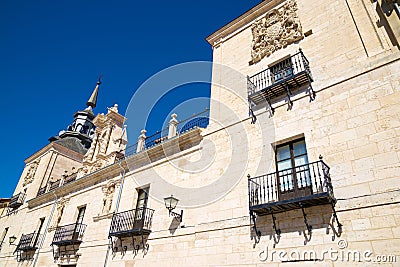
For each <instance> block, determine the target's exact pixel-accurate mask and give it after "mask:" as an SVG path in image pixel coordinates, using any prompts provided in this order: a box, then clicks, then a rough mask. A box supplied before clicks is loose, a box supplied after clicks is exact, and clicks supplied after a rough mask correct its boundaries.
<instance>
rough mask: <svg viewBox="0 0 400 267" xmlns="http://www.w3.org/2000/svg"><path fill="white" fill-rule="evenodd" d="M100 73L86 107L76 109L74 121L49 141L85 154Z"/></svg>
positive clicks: (88, 143) (91, 137) (93, 127)
mask: <svg viewBox="0 0 400 267" xmlns="http://www.w3.org/2000/svg"><path fill="white" fill-rule="evenodd" d="M101 78H102V75H100V76H99V78H98V80H97V83H96V87H95V88H94V90H93V92H92V94H91V95H90V98H89V100H88V101H87V103H86V106H87V108H86V109H84V110H81V111H77V112H75V114H74V121H73V122H72V124H71V125H69V126H68V128H67V130H66V131H60V133H59V134H58V135H56V136H53V137H50V138H49V141H50V142H56V143H59V144H61V145H63V146H66V147H67V148H70V149H72V150H74V151H76V152H79V153H81V154H85V153H86V151H87V150H88V149H89V147H90V144H91V143H92V140H93V135H94V131H95V128H96V127H95V125H94V124H93V119H94V117H95V115H94V113H93V109H94V108H95V107H96V104H97V95H98V93H99V88H100V84H101Z"/></svg>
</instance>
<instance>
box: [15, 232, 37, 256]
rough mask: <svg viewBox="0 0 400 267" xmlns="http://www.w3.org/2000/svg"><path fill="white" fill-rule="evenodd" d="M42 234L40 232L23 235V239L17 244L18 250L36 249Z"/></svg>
mask: <svg viewBox="0 0 400 267" xmlns="http://www.w3.org/2000/svg"><path fill="white" fill-rule="evenodd" d="M40 236H41V235H40V234H38V233H35V232H33V233H30V234H26V235H22V236H21V239H20V240H19V243H18V245H17V248H16V249H15V250H16V251H17V250H22V251H28V250H36V249H37V243H38V240H39V237H40Z"/></svg>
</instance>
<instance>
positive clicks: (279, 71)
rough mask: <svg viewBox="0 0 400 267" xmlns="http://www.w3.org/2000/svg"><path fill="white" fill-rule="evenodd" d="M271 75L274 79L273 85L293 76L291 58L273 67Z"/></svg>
mask: <svg viewBox="0 0 400 267" xmlns="http://www.w3.org/2000/svg"><path fill="white" fill-rule="evenodd" d="M271 73H272V77H273V83H276V82H279V81H281V80H284V79H286V78H288V77H289V76H292V74H293V65H292V60H291V58H290V57H289V58H286V59H284V60H282V61H280V62H278V63H276V64H273V65H272V66H271Z"/></svg>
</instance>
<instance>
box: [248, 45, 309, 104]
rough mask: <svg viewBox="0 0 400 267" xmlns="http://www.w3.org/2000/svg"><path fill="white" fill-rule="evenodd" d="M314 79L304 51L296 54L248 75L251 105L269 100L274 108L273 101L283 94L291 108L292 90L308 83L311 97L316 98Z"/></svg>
mask: <svg viewBox="0 0 400 267" xmlns="http://www.w3.org/2000/svg"><path fill="white" fill-rule="evenodd" d="M312 81H313V78H312V75H311V71H310V66H309V62H308V60H307V58H306V57H305V56H304V54H303V52H302V51H301V50H300V52H298V53H296V54H294V55H293V56H291V57H288V58H286V59H284V60H282V61H280V62H279V63H277V64H274V65H272V66H270V67H269V68H267V69H265V70H263V71H261V72H259V73H257V74H255V75H253V76H251V77H248V81H247V84H248V100H249V103H250V107H253V106H257V105H259V104H262V103H265V102H267V103H268V104H269V106H270V107H271V110H272V112H273V108H272V105H271V103H272V101H273V100H274V99H277V98H279V97H282V96H287V98H288V105H289V108H291V106H292V105H293V103H292V101H291V98H290V97H291V96H292V91H293V90H294V89H297V88H300V87H301V86H302V85H305V84H308V85H309V88H310V99H311V100H314V98H315V93H314V91H313V89H312V86H311V82H312Z"/></svg>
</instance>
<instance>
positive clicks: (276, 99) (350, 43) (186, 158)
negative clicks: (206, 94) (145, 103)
mask: <svg viewBox="0 0 400 267" xmlns="http://www.w3.org/2000/svg"><path fill="white" fill-rule="evenodd" d="M398 5H399V2H398V1H386V0H379V1H367V0H361V1H355V0H345V1H329V2H326V1H309V0H286V1H282V0H270V1H262V2H261V3H259V4H258V5H257V6H255V7H254V8H252V9H251V10H249V11H247V12H246V13H244V14H243V15H241V16H239V17H238V18H237V19H235V20H233V21H231V22H229V23H228V24H227V25H225V26H224V27H222V28H221V29H219V30H218V31H216V32H215V33H213V34H211V35H210V36H209V37H207V41H208V42H209V43H210V44H211V46H212V49H213V75H212V85H211V99H210V114H209V124H208V125H207V127H205V126H204V124H201V123H199V121H200V120H192V121H191V122H192V124H189V123H187V124H185V125H184V126H182V123H180V122H179V121H178V120H177V117H176V115H175V114H174V115H173V117H172V118H171V121H170V123H169V128H168V129H167V131H166V132H165V133H162V134H160V135H157V136H156V138H153V136H146V134H147V133H146V131H142V133H141V135H140V136H139V138H138V141H137V143H136V144H135V145H133V146H129V147H127V137H126V136H127V135H126V129H125V127H124V122H125V120H126V118H125V117H124V116H122V115H121V114H119V112H118V106H114V107H112V108H109V109H108V111H107V113H106V114H98V115H97V116H95V115H94V113H93V108H95V106H96V99H97V92H98V90H99V85H100V83H101V82H100V81H99V82H98V84H97V86H96V88H95V90H94V92H93V94H92V96H91V97H90V99H89V101H88V103H87V108H86V109H85V110H83V111H79V112H77V113H76V114H75V115H74V121H73V123H72V124H71V126H69V127H68V129H67V130H66V131H63V132H60V134H59V135H57V136H55V137H52V138H50V143H49V144H48V145H47V146H45V147H44V148H42V149H41V150H39V151H38V152H36V153H35V154H33V155H32V156H30V157H29V158H27V159H26V160H25V164H26V165H25V168H24V170H23V172H22V175H21V178H20V180H19V183H18V185H17V187H16V189H15V193H14V195H13V197H12V198H11V200H10V203H9V205H8V210H7V214H6V215H2V216H1V217H0V227H1V229H0V231H2V236H1V237H2V240H1V241H2V245H1V251H0V265H2V266H280V265H282V266H298V265H301V264H303V265H308V264H311V262H312V264H315V265H319V266H375V265H381V264H382V265H384V266H397V265H398V262H399V261H400V215H399V214H400V206H399V204H398V203H399V201H400V190H399V188H400V179H399V176H398V173H399V170H400V164H399V162H400V150H399V144H400V108H399V99H400V98H399V97H400V51H399V43H398V42H399V40H400V34H399V29H400V17H399V16H400V12H399V13H397V12H398V10H399V9H398ZM131 142H133V143H134V141H132V140H131ZM170 195H173V197H172V196H171V197H170V198H168V197H169V196H170ZM163 198H166V199H163ZM177 200H178V206H177V207H176V208H175V207H174V206H175V205H174V204H176V203H175V202H176V201H177ZM169 204H172V207H171V208H170V209H169V210H168V209H167V208H166V206H167V207H169ZM6 229H7V230H6ZM14 238H15V240H14Z"/></svg>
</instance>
